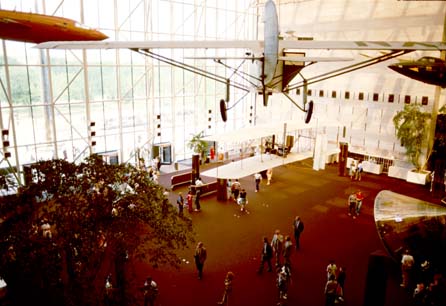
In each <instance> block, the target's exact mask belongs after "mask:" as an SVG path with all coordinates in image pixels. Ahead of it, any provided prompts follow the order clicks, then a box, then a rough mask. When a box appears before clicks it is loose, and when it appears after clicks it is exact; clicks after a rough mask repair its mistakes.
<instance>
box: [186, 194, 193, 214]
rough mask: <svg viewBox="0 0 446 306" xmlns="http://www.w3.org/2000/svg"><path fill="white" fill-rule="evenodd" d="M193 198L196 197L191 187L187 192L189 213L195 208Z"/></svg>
mask: <svg viewBox="0 0 446 306" xmlns="http://www.w3.org/2000/svg"><path fill="white" fill-rule="evenodd" d="M193 198H194V196H193V195H192V190H190V189H189V192H188V193H187V196H186V202H187V210H188V211H189V213H192V211H193V210H194V208H193V204H192V202H193Z"/></svg>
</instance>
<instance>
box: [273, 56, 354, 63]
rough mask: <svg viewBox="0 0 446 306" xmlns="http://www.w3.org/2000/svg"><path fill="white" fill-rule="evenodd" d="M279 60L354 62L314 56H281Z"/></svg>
mask: <svg viewBox="0 0 446 306" xmlns="http://www.w3.org/2000/svg"><path fill="white" fill-rule="evenodd" d="M278 60H280V61H284V62H298V63H302V62H342V61H352V60H353V58H351V57H334V56H333V57H314V56H279V57H278Z"/></svg>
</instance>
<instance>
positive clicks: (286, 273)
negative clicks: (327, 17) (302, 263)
mask: <svg viewBox="0 0 446 306" xmlns="http://www.w3.org/2000/svg"><path fill="white" fill-rule="evenodd" d="M292 228H293V232H294V238H295V246H293V242H292V240H291V236H289V235H286V236H283V235H282V234H281V232H280V230H279V229H276V230H275V231H274V234H273V237H272V239H271V242H269V241H268V238H267V237H263V244H262V250H261V254H260V266H259V269H258V270H257V273H258V274H262V273H263V270H264V268H265V264H266V265H267V268H268V269H267V271H268V272H272V271H273V267H272V263H271V261H272V259H273V257H274V259H275V271H276V273H277V278H276V286H277V289H278V299H279V303H278V305H282V302H283V301H284V300H286V299H287V296H288V287H289V284H290V283H291V254H292V250H293V249H294V248H295V249H296V250H298V249H299V247H300V241H299V240H300V235H301V233H302V232H303V230H304V223H303V221H302V220H301V218H300V217H299V216H296V217H295V218H294V220H293V224H292Z"/></svg>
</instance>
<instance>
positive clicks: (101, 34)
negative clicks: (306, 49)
mask: <svg viewBox="0 0 446 306" xmlns="http://www.w3.org/2000/svg"><path fill="white" fill-rule="evenodd" d="M96 37H97V39H98V40H104V39H107V38H108V36H107V35H105V34H104V33H102V32H99V31H97V35H96Z"/></svg>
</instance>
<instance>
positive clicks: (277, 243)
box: [271, 229, 283, 267]
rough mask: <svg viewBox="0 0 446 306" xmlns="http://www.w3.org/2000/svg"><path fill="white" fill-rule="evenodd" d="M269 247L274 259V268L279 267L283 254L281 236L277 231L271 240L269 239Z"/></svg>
mask: <svg viewBox="0 0 446 306" xmlns="http://www.w3.org/2000/svg"><path fill="white" fill-rule="evenodd" d="M271 247H272V248H273V252H274V255H275V257H276V267H280V266H281V257H282V252H283V235H282V234H281V233H280V230H278V229H277V230H276V231H275V232H274V235H273V239H271Z"/></svg>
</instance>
